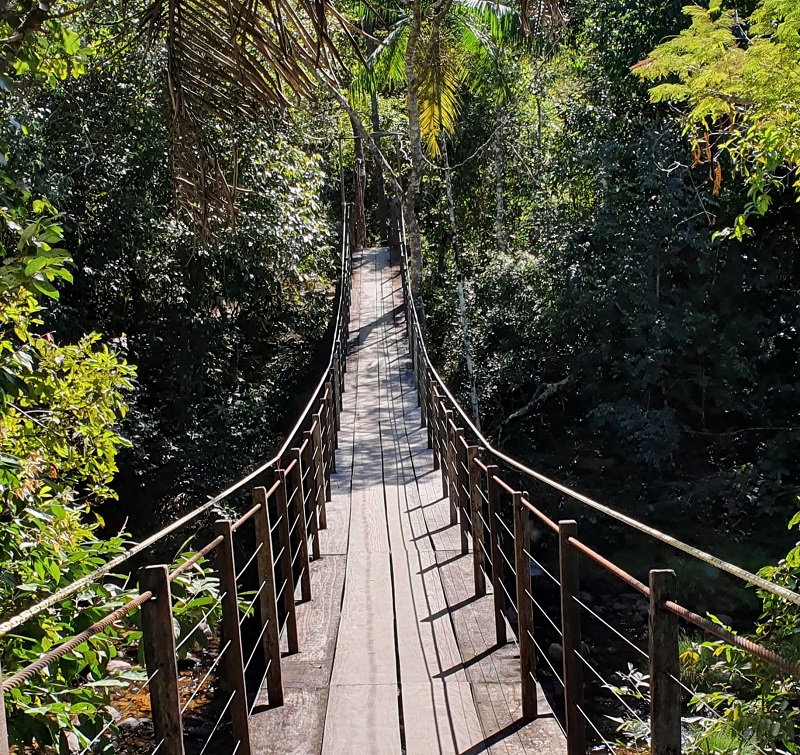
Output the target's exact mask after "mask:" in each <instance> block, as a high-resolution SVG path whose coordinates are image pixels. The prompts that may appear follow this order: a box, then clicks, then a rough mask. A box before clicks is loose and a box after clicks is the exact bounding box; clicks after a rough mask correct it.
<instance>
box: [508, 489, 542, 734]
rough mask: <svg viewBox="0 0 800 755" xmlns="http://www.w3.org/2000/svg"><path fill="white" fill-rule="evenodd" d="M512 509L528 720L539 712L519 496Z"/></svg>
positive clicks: (523, 512)
mask: <svg viewBox="0 0 800 755" xmlns="http://www.w3.org/2000/svg"><path fill="white" fill-rule="evenodd" d="M512 507H513V509H514V569H515V571H516V573H517V580H516V582H517V641H518V642H519V667H520V669H519V670H520V679H521V682H522V718H523V719H524V720H526V721H530V720H532V719H534V718H536V715H537V713H538V701H537V699H536V679H535V678H534V675H535V674H536V646H535V644H534V642H533V606H532V605H531V599H530V597H529V594H530V592H531V561H530V558H528V555H527V553H526V551H528V550H529V547H528V527H527V524H528V522H527V520H528V510H527V509H526V508H525V507H524V506H523V505H522V493H520V492H519V491H517V492H516V493H514V494H513V496H512Z"/></svg>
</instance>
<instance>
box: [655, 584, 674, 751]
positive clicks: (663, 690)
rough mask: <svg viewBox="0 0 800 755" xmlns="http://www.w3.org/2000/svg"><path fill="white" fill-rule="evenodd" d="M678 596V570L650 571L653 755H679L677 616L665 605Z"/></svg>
mask: <svg viewBox="0 0 800 755" xmlns="http://www.w3.org/2000/svg"><path fill="white" fill-rule="evenodd" d="M676 597H677V590H676V579H675V572H674V571H672V570H671V569H653V570H652V571H651V572H650V611H649V617H648V623H649V640H648V645H649V647H648V651H649V653H648V655H649V656H650V752H651V753H652V755H680V752H681V690H680V685H679V684H678V681H677V680H678V679H680V662H679V651H678V618H677V616H675V614H673V613H672V612H671V611H668V610H667V609H666V608H664V603H665V602H666V601H668V600H675V599H676Z"/></svg>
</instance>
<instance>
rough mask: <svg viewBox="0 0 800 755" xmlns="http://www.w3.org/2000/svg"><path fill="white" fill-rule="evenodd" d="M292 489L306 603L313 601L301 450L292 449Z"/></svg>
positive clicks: (301, 579)
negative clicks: (293, 463) (293, 462)
mask: <svg viewBox="0 0 800 755" xmlns="http://www.w3.org/2000/svg"><path fill="white" fill-rule="evenodd" d="M291 453H292V459H294V461H295V462H296V463H295V465H294V467H292V474H291V477H292V488H293V490H294V491H295V493H294V499H293V501H292V510H293V513H294V519H296V520H297V547H298V548H299V549H300V552H299V555H298V556H297V558H298V559H299V564H298V569H299V570H300V596H301V598H302V599H303V600H304V601H308V600H311V571H310V569H309V561H308V517H307V516H306V507H305V506H304V505H303V464H302V458H301V454H300V449H299V448H293V449H292V452H291Z"/></svg>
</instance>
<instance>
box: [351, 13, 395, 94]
mask: <svg viewBox="0 0 800 755" xmlns="http://www.w3.org/2000/svg"><path fill="white" fill-rule="evenodd" d="M408 29H409V18H408V16H401V17H400V18H399V19H398V20H397V21H396V22H395V24H394V26H392V28H391V29H389V33H388V34H387V35H386V37H385V38H384V39H383V40H382V41H381V43H380V44H379V45H378V47H376V48H375V51H374V52H373V53H372V54H371V55H370V56H369V57H368V58H367V59H366V61H365V64H364V65H363V66H361V67H360V68H359V70H358V71H357V73H356V74H355V76H353V79H352V81H351V82H350V100H351V102H353V103H354V104H363V103H365V102H366V100H367V99H368V97H369V95H370V94H371V93H372V92H377V91H379V90H384V89H394V88H396V87H400V86H402V85H403V84H405V81H406V69H405V55H406V44H407V42H408Z"/></svg>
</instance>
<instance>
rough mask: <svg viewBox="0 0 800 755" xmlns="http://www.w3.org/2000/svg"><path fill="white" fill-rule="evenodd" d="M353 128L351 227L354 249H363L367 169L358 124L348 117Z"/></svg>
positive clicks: (365, 237) (365, 238)
mask: <svg viewBox="0 0 800 755" xmlns="http://www.w3.org/2000/svg"><path fill="white" fill-rule="evenodd" d="M350 124H351V126H352V128H353V152H354V153H355V170H354V171H353V183H354V192H353V193H354V199H353V221H354V222H353V225H354V228H355V233H356V247H357V248H359V249H360V248H363V247H365V246H366V245H367V214H366V208H365V207H364V188H365V185H366V183H367V169H366V166H365V165H364V145H363V143H362V141H361V133H360V131H359V129H358V124H357V123H356V122H355V121H354V120H353V117H352V116H351V117H350Z"/></svg>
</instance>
